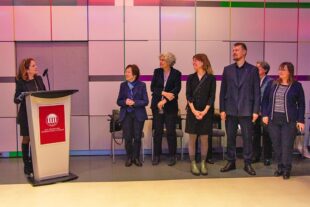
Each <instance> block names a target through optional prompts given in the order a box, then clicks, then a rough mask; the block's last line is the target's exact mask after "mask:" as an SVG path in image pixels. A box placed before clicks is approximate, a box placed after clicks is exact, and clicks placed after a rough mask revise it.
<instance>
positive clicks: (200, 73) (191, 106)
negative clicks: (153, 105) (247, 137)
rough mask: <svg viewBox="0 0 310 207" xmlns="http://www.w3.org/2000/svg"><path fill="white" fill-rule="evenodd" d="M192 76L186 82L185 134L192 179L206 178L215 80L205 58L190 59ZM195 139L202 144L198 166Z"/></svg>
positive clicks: (202, 55)
mask: <svg viewBox="0 0 310 207" xmlns="http://www.w3.org/2000/svg"><path fill="white" fill-rule="evenodd" d="M193 67H194V69H195V73H193V74H191V75H189V77H188V79H187V82H186V99H187V102H188V107H187V116H186V127H185V132H187V133H189V144H188V150H189V156H190V160H191V172H192V174H194V175H200V174H202V175H207V174H208V170H207V166H206V159H207V153H208V138H209V136H211V135H212V125H213V114H214V100H215V90H216V80H215V77H214V75H213V72H212V67H211V64H210V61H209V59H208V57H207V56H206V55H205V54H196V55H194V57H193ZM197 136H199V138H200V142H201V150H200V151H201V165H200V169H199V168H198V166H197V164H196V161H195V144H196V139H197Z"/></svg>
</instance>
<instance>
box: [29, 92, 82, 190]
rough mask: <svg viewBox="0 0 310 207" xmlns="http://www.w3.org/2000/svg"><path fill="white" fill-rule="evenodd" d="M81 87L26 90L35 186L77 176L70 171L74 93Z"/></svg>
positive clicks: (67, 179)
mask: <svg viewBox="0 0 310 207" xmlns="http://www.w3.org/2000/svg"><path fill="white" fill-rule="evenodd" d="M77 91H78V90H57V91H38V92H27V93H25V98H26V106H27V116H28V124H29V136H30V145H31V154H32V164H33V173H34V176H33V177H31V178H29V181H30V183H31V184H32V185H33V186H39V185H47V184H53V183H57V182H65V181H69V180H74V179H77V178H78V177H77V176H76V175H74V174H72V173H70V172H69V150H70V118H71V95H72V94H74V93H76V92H77Z"/></svg>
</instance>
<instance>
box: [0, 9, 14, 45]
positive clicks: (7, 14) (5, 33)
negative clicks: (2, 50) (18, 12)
mask: <svg viewBox="0 0 310 207" xmlns="http://www.w3.org/2000/svg"><path fill="white" fill-rule="evenodd" d="M0 28H2V29H1V32H0V41H13V40H14V23H13V7H12V6H0Z"/></svg>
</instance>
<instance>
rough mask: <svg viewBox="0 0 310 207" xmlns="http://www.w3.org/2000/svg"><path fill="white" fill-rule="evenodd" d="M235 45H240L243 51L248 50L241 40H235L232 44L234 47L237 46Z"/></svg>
mask: <svg viewBox="0 0 310 207" xmlns="http://www.w3.org/2000/svg"><path fill="white" fill-rule="evenodd" d="M237 46H241V47H242V48H243V49H244V50H245V51H248V48H247V46H246V44H245V43H243V42H236V43H235V44H234V47H237Z"/></svg>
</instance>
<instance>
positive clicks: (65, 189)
mask: <svg viewBox="0 0 310 207" xmlns="http://www.w3.org/2000/svg"><path fill="white" fill-rule="evenodd" d="M309 191H310V176H299V177H293V178H292V179H290V180H287V181H284V180H283V179H282V178H275V177H255V178H226V179H224V178H219V179H193V180H191V179H187V180H162V181H134V182H72V183H60V184H56V185H48V186H41V187H35V188H34V187H32V186H31V185H29V184H18V185H16V184H12V185H0V203H1V206H5V207H9V206H14V207H28V206H31V207H42V206H44V207H55V206H66V207H71V206H72V207H73V206H74V207H79V206H82V207H85V206H113V207H118V206H119V207H130V206H133V207H140V206H141V207H145V206H148V207H152V206H154V207H158V206H161V207H164V206H169V207H171V206H190V207H196V206H197V207H198V206H199V207H201V206H229V207H234V206H236V207H242V206H245V207H248V206H252V207H256V206H257V207H262V206H264V207H268V206H272V207H277V206H281V207H286V206H294V207H302V206H305V207H306V206H307V207H308V206H309V203H310V200H309Z"/></svg>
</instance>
